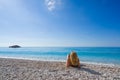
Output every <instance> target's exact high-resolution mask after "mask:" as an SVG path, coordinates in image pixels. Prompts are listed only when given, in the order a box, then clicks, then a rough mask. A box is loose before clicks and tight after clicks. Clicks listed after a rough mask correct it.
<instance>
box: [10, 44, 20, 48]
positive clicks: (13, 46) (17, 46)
mask: <svg viewBox="0 0 120 80" xmlns="http://www.w3.org/2000/svg"><path fill="white" fill-rule="evenodd" d="M9 48H21V46H19V45H12V46H9Z"/></svg>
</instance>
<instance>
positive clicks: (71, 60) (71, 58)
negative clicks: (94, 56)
mask: <svg viewBox="0 0 120 80" xmlns="http://www.w3.org/2000/svg"><path fill="white" fill-rule="evenodd" d="M66 66H67V67H69V66H72V67H80V61H79V58H78V56H77V53H76V52H73V51H72V52H71V53H70V54H69V55H68V56H67V61H66Z"/></svg>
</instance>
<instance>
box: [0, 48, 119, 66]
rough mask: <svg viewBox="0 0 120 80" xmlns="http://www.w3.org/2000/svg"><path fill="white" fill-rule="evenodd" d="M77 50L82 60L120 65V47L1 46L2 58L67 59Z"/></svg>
mask: <svg viewBox="0 0 120 80" xmlns="http://www.w3.org/2000/svg"><path fill="white" fill-rule="evenodd" d="M71 51H76V52H77V54H78V56H79V58H80V61H81V62H90V63H103V64H115V65H120V47H25V48H2V47H1V48H0V57H1V58H17V59H31V60H43V61H65V60H66V56H67V54H69V53H70V52H71Z"/></svg>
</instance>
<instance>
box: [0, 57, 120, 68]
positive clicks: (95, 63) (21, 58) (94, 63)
mask: <svg viewBox="0 0 120 80" xmlns="http://www.w3.org/2000/svg"><path fill="white" fill-rule="evenodd" d="M1 58H3V59H18V60H32V61H49V62H66V61H65V60H42V59H36V58H23V57H20V58H19V57H1V56H0V59H1ZM80 62H81V63H83V64H92V65H103V66H108V67H109V66H111V67H114V66H115V67H120V64H113V63H111V64H110V63H97V62H87V61H80Z"/></svg>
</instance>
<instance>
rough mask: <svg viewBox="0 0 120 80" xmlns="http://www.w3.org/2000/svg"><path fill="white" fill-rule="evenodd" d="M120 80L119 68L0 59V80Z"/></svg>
mask: <svg viewBox="0 0 120 80" xmlns="http://www.w3.org/2000/svg"><path fill="white" fill-rule="evenodd" d="M114 78H115V79H118V80H119V79H120V67H117V66H104V65H93V64H85V63H81V68H74V67H69V68H66V67H65V62H53V61H35V60H23V59H8V58H0V79H1V80H30V79H32V80H98V79H99V80H106V79H108V80H113V79H114Z"/></svg>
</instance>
